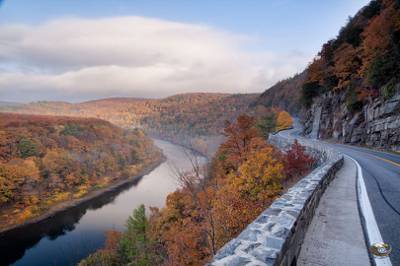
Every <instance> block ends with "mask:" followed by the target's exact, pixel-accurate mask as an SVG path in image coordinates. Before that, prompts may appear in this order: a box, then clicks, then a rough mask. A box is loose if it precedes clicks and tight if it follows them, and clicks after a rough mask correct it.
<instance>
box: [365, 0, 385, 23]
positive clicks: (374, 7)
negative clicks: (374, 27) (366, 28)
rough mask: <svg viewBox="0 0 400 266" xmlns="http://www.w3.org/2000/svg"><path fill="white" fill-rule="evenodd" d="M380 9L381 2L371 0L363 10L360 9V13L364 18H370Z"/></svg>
mask: <svg viewBox="0 0 400 266" xmlns="http://www.w3.org/2000/svg"><path fill="white" fill-rule="evenodd" d="M380 11H381V3H380V2H379V1H377V0H374V1H371V3H369V5H367V6H366V7H365V8H364V10H363V11H362V13H361V14H362V15H363V16H364V17H365V18H368V19H370V18H372V17H374V16H376V15H378V14H379V13H380Z"/></svg>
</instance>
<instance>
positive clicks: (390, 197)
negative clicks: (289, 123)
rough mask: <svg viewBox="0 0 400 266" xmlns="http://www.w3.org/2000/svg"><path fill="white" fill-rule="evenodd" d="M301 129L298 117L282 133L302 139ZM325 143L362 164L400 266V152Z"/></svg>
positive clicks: (381, 227)
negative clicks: (291, 125) (289, 128)
mask: <svg viewBox="0 0 400 266" xmlns="http://www.w3.org/2000/svg"><path fill="white" fill-rule="evenodd" d="M301 132H302V130H301V125H300V124H299V123H298V121H296V120H295V123H294V128H293V129H291V130H287V131H282V132H279V134H280V135H281V136H283V137H292V138H301V136H300V134H301ZM312 141H315V142H319V143H320V142H323V141H320V140H312ZM323 143H324V144H326V145H329V146H330V147H332V148H334V149H336V150H337V151H339V152H341V153H343V154H345V155H347V156H349V157H351V158H352V159H354V160H355V161H356V162H357V163H358V164H359V165H360V167H361V170H362V177H363V179H364V183H365V187H366V190H367V194H368V197H369V201H370V205H371V207H372V212H373V215H374V216H375V220H376V222H377V226H378V229H379V231H380V235H381V236H382V239H383V241H384V242H386V243H388V244H390V245H391V246H392V252H391V254H390V261H391V263H392V265H400V155H397V154H394V153H389V152H382V151H376V150H372V149H367V148H361V147H356V146H350V145H343V144H332V143H327V142H323ZM355 185H356V184H355Z"/></svg>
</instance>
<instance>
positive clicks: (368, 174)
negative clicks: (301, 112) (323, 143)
mask: <svg viewBox="0 0 400 266" xmlns="http://www.w3.org/2000/svg"><path fill="white" fill-rule="evenodd" d="M333 146H334V147H335V149H337V150H339V151H340V152H342V153H344V154H346V155H348V156H350V157H352V158H353V159H355V160H356V161H357V162H358V163H359V164H360V166H361V168H362V172H363V177H364V182H365V185H366V188H367V193H368V196H369V200H370V202H371V206H372V210H373V212H374V215H375V219H376V222H377V224H378V228H379V231H380V233H381V235H382V238H383V241H384V242H386V243H388V244H390V245H391V246H392V253H391V255H390V260H391V261H392V264H393V265H400V156H399V155H396V154H391V153H386V152H379V151H374V150H370V149H365V148H358V147H353V146H348V145H340V144H335V145H333Z"/></svg>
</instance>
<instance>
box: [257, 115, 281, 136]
mask: <svg viewBox="0 0 400 266" xmlns="http://www.w3.org/2000/svg"><path fill="white" fill-rule="evenodd" d="M276 119H277V117H276V114H275V113H274V112H270V113H268V114H267V115H265V116H264V117H262V118H261V119H260V120H258V121H257V128H258V129H259V130H260V131H261V133H262V134H263V136H264V137H268V135H269V133H271V132H273V131H274V130H275V127H276Z"/></svg>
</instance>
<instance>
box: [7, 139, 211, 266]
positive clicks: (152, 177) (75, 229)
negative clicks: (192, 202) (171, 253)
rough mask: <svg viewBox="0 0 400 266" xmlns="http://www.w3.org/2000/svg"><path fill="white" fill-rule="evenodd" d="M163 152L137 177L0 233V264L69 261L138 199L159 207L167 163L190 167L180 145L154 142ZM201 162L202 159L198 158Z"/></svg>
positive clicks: (96, 242)
mask: <svg viewBox="0 0 400 266" xmlns="http://www.w3.org/2000/svg"><path fill="white" fill-rule="evenodd" d="M156 144H157V145H158V146H159V147H160V148H162V149H163V151H164V154H165V155H166V156H167V162H165V163H163V164H161V165H160V166H158V167H157V168H156V169H154V170H153V171H152V172H151V173H149V174H148V175H145V176H143V177H142V178H141V179H140V180H137V181H135V182H132V183H130V184H126V185H124V186H123V187H120V188H118V189H116V190H114V191H110V192H108V193H106V194H103V195H101V196H99V197H98V198H96V199H92V200H90V201H87V202H85V203H82V204H81V205H79V206H76V207H73V208H71V209H68V210H66V211H64V212H61V213H58V214H57V215H55V216H54V217H51V218H49V219H46V220H44V221H41V222H39V223H37V224H34V225H29V226H26V227H24V228H19V229H15V230H13V231H10V232H8V233H6V234H3V235H0V265H9V264H12V263H14V264H13V265H29V266H35V265H38V266H39V265H41V266H43V265H73V264H76V263H77V262H78V261H79V260H81V259H82V258H84V257H86V256H87V255H88V254H90V253H92V252H93V251H95V250H96V249H98V248H100V247H101V246H102V245H103V242H104V232H105V231H107V230H110V229H114V230H122V229H123V227H124V224H125V221H126V219H127V217H128V216H129V215H130V214H131V212H132V210H133V209H134V208H136V207H137V206H138V205H140V204H142V203H143V204H145V205H146V206H158V207H162V206H163V204H164V201H165V197H166V195H167V194H168V193H169V192H171V191H173V190H175V189H176V187H177V182H176V180H175V178H174V177H173V176H172V175H171V170H170V167H169V164H171V163H172V164H175V165H178V166H179V167H180V168H182V169H190V162H189V161H188V160H187V158H186V156H185V152H184V151H183V150H182V148H181V147H179V146H176V145H173V144H171V143H168V142H165V141H159V140H157V141H156ZM201 160H202V161H203V162H204V158H201Z"/></svg>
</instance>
